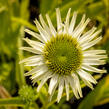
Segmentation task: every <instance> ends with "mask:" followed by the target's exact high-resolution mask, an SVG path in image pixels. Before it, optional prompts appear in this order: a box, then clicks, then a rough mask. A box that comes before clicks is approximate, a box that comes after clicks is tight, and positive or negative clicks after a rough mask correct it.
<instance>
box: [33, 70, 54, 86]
mask: <svg viewBox="0 0 109 109" xmlns="http://www.w3.org/2000/svg"><path fill="white" fill-rule="evenodd" d="M48 75H51V77H52V73H51V72H49V71H48V72H46V73H44V74H43V75H41V76H40V77H38V78H35V79H33V80H32V82H33V84H35V83H36V82H37V81H40V80H43V79H44V78H46V77H48Z"/></svg>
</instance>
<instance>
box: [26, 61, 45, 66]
mask: <svg viewBox="0 0 109 109" xmlns="http://www.w3.org/2000/svg"><path fill="white" fill-rule="evenodd" d="M43 64H44V62H43V61H42V60H37V61H33V62H26V63H25V66H39V65H43Z"/></svg>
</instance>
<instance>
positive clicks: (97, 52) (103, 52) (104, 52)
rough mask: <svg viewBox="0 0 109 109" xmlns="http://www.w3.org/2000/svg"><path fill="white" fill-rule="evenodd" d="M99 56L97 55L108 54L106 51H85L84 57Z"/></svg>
mask: <svg viewBox="0 0 109 109" xmlns="http://www.w3.org/2000/svg"><path fill="white" fill-rule="evenodd" d="M90 54H91V55H97V54H106V50H88V51H84V56H87V55H90Z"/></svg>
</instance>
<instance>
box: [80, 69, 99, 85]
mask: <svg viewBox="0 0 109 109" xmlns="http://www.w3.org/2000/svg"><path fill="white" fill-rule="evenodd" d="M78 74H79V76H80V77H81V78H84V79H85V80H87V81H90V82H92V83H94V84H96V83H97V81H96V80H95V79H94V78H93V76H92V75H91V74H90V73H87V72H85V71H84V70H82V69H80V70H79V71H78Z"/></svg>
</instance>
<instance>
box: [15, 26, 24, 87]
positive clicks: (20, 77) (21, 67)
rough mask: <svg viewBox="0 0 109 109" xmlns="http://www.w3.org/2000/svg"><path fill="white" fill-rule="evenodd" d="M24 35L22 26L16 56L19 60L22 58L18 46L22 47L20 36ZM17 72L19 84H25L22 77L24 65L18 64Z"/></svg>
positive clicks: (21, 52)
mask: <svg viewBox="0 0 109 109" xmlns="http://www.w3.org/2000/svg"><path fill="white" fill-rule="evenodd" d="M23 37H24V27H23V26H22V27H21V29H20V35H19V37H18V58H19V61H20V60H22V59H23V51H22V50H20V49H19V48H20V47H22V38H23ZM18 66H19V72H17V73H18V75H19V82H20V83H19V85H20V86H22V85H25V84H26V81H25V77H24V66H23V64H19V65H18Z"/></svg>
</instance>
